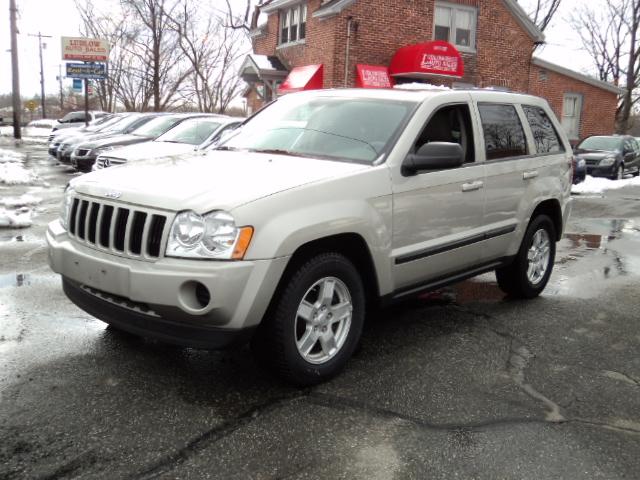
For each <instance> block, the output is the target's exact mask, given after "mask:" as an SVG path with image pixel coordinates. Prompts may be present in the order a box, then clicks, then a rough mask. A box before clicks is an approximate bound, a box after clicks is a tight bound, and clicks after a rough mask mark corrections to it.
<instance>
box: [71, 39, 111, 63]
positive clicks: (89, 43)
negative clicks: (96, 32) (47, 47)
mask: <svg viewBox="0 0 640 480" xmlns="http://www.w3.org/2000/svg"><path fill="white" fill-rule="evenodd" d="M62 60H79V61H81V62H106V61H107V60H109V44H108V43H107V41H106V40H102V39H100V38H76V37H62Z"/></svg>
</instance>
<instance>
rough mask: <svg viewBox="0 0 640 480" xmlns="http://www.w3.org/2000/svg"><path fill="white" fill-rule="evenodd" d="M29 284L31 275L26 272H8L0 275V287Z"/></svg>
mask: <svg viewBox="0 0 640 480" xmlns="http://www.w3.org/2000/svg"><path fill="white" fill-rule="evenodd" d="M27 285H31V276H30V275H29V274H27V273H8V274H5V275H0V288H4V287H24V286H27Z"/></svg>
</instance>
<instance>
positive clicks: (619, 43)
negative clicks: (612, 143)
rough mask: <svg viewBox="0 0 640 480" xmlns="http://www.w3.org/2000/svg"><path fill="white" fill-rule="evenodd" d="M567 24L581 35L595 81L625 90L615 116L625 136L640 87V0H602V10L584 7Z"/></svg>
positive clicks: (617, 126)
mask: <svg viewBox="0 0 640 480" xmlns="http://www.w3.org/2000/svg"><path fill="white" fill-rule="evenodd" d="M570 23H571V25H572V26H573V28H574V29H575V30H576V31H577V32H578V33H579V34H580V38H581V40H582V44H583V46H584V48H585V49H586V50H587V52H588V53H589V55H590V56H591V58H592V60H593V62H594V64H595V66H596V68H597V71H598V77H599V78H600V80H603V81H613V82H614V83H615V84H616V85H618V86H621V87H623V88H625V93H624V94H623V95H622V96H621V99H620V102H619V105H618V109H617V112H616V131H617V132H618V133H626V132H627V131H628V130H629V128H630V127H631V124H630V117H631V112H632V110H633V107H634V105H636V104H637V102H638V99H639V97H638V95H637V91H638V88H639V87H640V32H639V29H640V0H605V8H604V9H595V8H594V7H593V6H590V5H583V6H582V7H581V8H580V9H579V10H577V11H576V12H575V13H574V14H573V15H572V17H571V19H570Z"/></svg>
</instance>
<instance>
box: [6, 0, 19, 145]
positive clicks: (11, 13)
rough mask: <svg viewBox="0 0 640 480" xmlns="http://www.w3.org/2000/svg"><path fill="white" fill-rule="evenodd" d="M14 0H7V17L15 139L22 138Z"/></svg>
mask: <svg viewBox="0 0 640 480" xmlns="http://www.w3.org/2000/svg"><path fill="white" fill-rule="evenodd" d="M16 12H17V9H16V0H9V18H10V20H9V21H10V23H11V74H12V85H13V86H12V90H13V92H12V93H13V137H14V138H15V139H16V140H19V139H21V138H22V133H21V132H20V111H21V109H22V102H21V100H20V72H19V71H18V27H17V25H16Z"/></svg>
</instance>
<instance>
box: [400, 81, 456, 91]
mask: <svg viewBox="0 0 640 480" xmlns="http://www.w3.org/2000/svg"><path fill="white" fill-rule="evenodd" d="M393 88H396V89H398V90H451V88H449V87H447V86H445V85H431V84H429V83H419V82H413V83H401V84H400V85H396V86H394V87H393Z"/></svg>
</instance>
